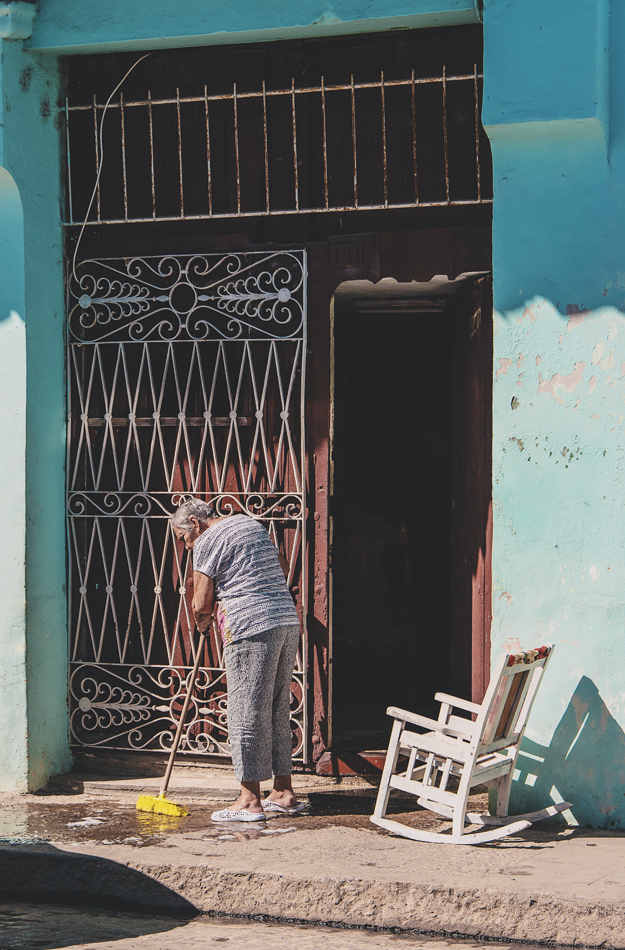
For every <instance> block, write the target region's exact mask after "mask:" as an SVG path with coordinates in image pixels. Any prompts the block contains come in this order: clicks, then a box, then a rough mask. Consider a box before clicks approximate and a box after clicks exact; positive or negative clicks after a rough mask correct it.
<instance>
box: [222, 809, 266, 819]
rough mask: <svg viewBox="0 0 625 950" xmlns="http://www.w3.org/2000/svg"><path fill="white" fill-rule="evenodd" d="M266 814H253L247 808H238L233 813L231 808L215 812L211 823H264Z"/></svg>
mask: <svg viewBox="0 0 625 950" xmlns="http://www.w3.org/2000/svg"><path fill="white" fill-rule="evenodd" d="M264 820H265V813H264V812H262V811H261V812H258V813H257V812H251V811H247V810H246V809H245V808H238V809H237V810H236V811H231V810H230V809H229V808H223V809H222V810H221V811H214V812H213V814H212V815H211V821H264Z"/></svg>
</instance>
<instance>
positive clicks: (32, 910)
mask: <svg viewBox="0 0 625 950" xmlns="http://www.w3.org/2000/svg"><path fill="white" fill-rule="evenodd" d="M216 943H219V944H222V943H223V944H227V945H228V948H229V950H276V947H289V950H401V948H405V950H410V948H414V950H419V948H423V950H504V948H505V950H511V948H513V947H518V946H519V945H518V944H513V943H510V942H509V941H502V942H500V943H499V942H497V941H492V942H491V941H489V942H488V943H484V942H483V941H474V940H454V939H449V938H445V937H440V936H439V937H437V936H432V935H424V934H417V933H414V932H413V933H410V932H408V933H406V932H398V931H388V930H387V931H384V930H364V929H358V928H346V927H340V928H338V927H326V926H319V925H311V924H297V923H296V924H281V923H275V922H271V921H262V920H255V919H241V918H233V917H210V916H208V915H201V916H199V917H196V918H195V919H193V920H180V919H172V918H168V917H155V916H149V917H148V916H144V915H141V914H129V913H116V912H115V911H103V910H94V909H89V908H73V907H59V906H55V905H50V904H42V905H31V904H23V903H14V902H11V903H3V902H0V950H61V948H65V950H70V948H78V947H80V948H81V950H212V948H214V946H215V944H216Z"/></svg>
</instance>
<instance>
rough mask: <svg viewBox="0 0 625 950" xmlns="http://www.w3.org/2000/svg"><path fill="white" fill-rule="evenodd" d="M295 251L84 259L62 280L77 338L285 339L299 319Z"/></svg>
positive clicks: (301, 279) (299, 268)
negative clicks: (64, 280) (67, 284)
mask: <svg viewBox="0 0 625 950" xmlns="http://www.w3.org/2000/svg"><path fill="white" fill-rule="evenodd" d="M304 290H305V267H304V256H303V253H302V252H301V251H275V252H264V251H262V252H261V251H250V252H248V253H241V254H235V253H229V254H195V255H183V256H176V257H174V256H164V257H134V258H129V259H123V258H110V259H102V260H94V259H89V260H85V261H81V262H80V263H79V264H77V265H76V278H74V276H73V275H71V277H70V280H69V295H70V306H69V318H68V325H69V333H70V337H71V339H73V340H75V341H76V342H80V343H96V342H102V341H105V340H106V341H110V342H114V341H126V342H128V341H130V342H144V341H146V340H154V341H156V340H161V341H166V342H169V341H173V340H176V341H179V340H187V341H192V342H199V341H201V340H206V339H212V340H237V339H253V338H260V339H267V340H280V339H292V338H294V337H297V336H298V334H300V333H301V330H302V325H303V319H304Z"/></svg>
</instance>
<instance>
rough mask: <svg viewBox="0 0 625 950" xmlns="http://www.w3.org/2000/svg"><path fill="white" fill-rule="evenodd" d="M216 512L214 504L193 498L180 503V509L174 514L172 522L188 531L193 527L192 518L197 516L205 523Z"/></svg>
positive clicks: (201, 522)
mask: <svg viewBox="0 0 625 950" xmlns="http://www.w3.org/2000/svg"><path fill="white" fill-rule="evenodd" d="M214 514H215V509H214V508H213V507H212V505H209V504H207V502H205V501H200V499H199V498H192V499H191V501H185V502H184V504H182V505H180V507H179V508H178V510H177V511H176V512H174V514H173V515H172V519H171V521H172V524H173V525H174V527H176V528H180V529H181V530H182V531H188V530H189V529H190V528H191V522H190V520H189V519H190V518H191V517H193V518H197V520H198V521H199V522H200V524H204V523H205V522H206V521H208V520H209V518H212V517H213V516H214Z"/></svg>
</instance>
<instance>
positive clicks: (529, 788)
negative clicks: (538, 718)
mask: <svg viewBox="0 0 625 950" xmlns="http://www.w3.org/2000/svg"><path fill="white" fill-rule="evenodd" d="M517 768H518V770H519V773H520V774H519V775H518V776H517V780H516V782H515V783H514V786H513V793H512V794H513V797H514V799H515V801H514V804H513V806H512V807H511V809H510V811H511V812H512V811H514V812H518V811H520V810H521V809H519V808H518V803H519V801H520V802H521V804H522V810H523V811H530V810H533V809H535V808H543V807H544V806H545V805H549V804H551V803H552V802H560V801H563V800H564V801H569V802H572V803H573V808H572V813H573V816H574V820H573V822H571V818H570V815H571V812H565V813H564V816H558V819H557V820H559V821H560V822H562V821H563V820H564V821H566V820H567V816H568V820H569V823H577V824H579V825H589V826H591V827H593V828H615V829H616V828H625V732H623V730H622V729H621V727H620V726H619V724H618V722H617V721H616V719H615V718H614V717H613V716H612V715H611V713H610V712H609V710H608V708H607V706H606V704H605V703H604V701H603V700H602V698H601V696H600V695H599V691H598V689H597V687H596V686H595V684H594V683H593V681H592V680H591V679H589V678H588V677H587V676H582V678H581V680H580V681H579V683H578V684H577V688H576V690H575V692H574V693H573V695H572V697H571V701H570V702H569V705H568V706H567V709H566V712H565V713H564V715H563V717H562V719H561V720H560V722H559V724H558V726H557V728H556V731H555V732H554V734H553V738H552V740H551V743H550V745H549V746H543V745H540V744H539V743H537V742H533V741H532V740H531V739H529V738H528V737H527V736H526V737H525V738H524V739H523V743H522V746H521V752H520V754H519V758H518V760H517ZM576 803H579V804H576Z"/></svg>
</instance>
